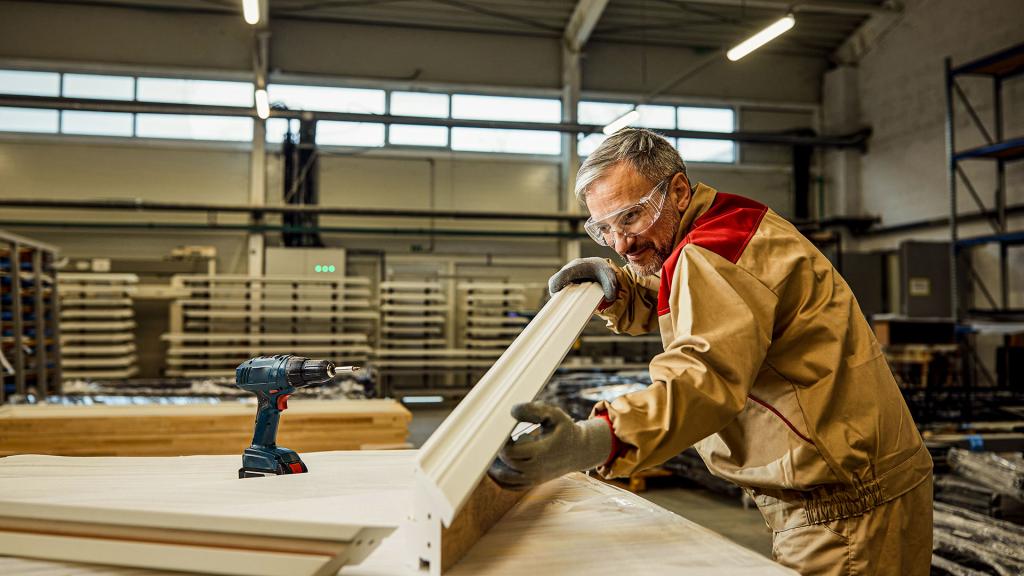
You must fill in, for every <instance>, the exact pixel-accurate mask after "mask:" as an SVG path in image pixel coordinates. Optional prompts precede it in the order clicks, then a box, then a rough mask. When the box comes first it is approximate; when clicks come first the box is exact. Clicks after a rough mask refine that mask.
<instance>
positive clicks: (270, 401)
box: [235, 354, 359, 478]
mask: <svg viewBox="0 0 1024 576" xmlns="http://www.w3.org/2000/svg"><path fill="white" fill-rule="evenodd" d="M358 370H359V368H356V367H354V366H345V367H342V368H336V367H335V366H334V363H333V362H331V361H329V360H310V359H309V358H303V357H301V356H292V355H290V354H278V355H275V356H258V357H256V358H252V359H250V360H246V361H245V362H243V363H242V364H241V365H240V366H239V367H238V369H236V370H235V385H236V386H238V387H239V388H241V389H242V390H245V391H247V392H252V393H253V394H255V395H256V399H257V403H258V408H257V410H256V430H255V432H254V433H253V436H252V445H251V446H249V447H248V448H246V449H245V452H243V453H242V467H241V468H239V470H238V477H239V478H255V477H258V476H276V475H279V474H301V473H303V472H308V471H309V469H308V468H306V465H305V463H303V462H302V459H301V458H299V455H298V454H297V453H296V452H295V451H294V450H289V449H288V448H284V447H281V446H278V445H277V425H278V423H279V422H280V420H281V412H284V411H285V410H287V409H288V398H289V397H291V395H292V394H293V393H294V392H295V391H296V390H297V389H299V388H304V387H306V386H311V385H313V384H323V383H325V382H331V381H333V380H334V377H335V376H336V375H337V374H339V373H341V372H356V371H358Z"/></svg>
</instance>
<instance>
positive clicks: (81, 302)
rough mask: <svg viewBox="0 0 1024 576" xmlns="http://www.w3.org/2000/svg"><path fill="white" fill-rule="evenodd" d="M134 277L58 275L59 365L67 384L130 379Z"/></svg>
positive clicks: (135, 365) (133, 371)
mask: <svg viewBox="0 0 1024 576" xmlns="http://www.w3.org/2000/svg"><path fill="white" fill-rule="evenodd" d="M138 283H139V277H138V276H136V275H135V274H107V273H88V272H86V273H71V272H65V273H61V275H60V278H59V281H58V283H57V291H58V292H59V293H60V305H61V310H60V322H61V349H62V356H61V366H62V367H63V374H64V378H65V379H78V378H87V379H96V378H100V379H104V378H117V379H121V378H130V377H132V376H134V375H135V374H136V372H138V357H137V356H136V354H135V311H134V309H133V308H132V296H133V295H134V294H135V291H136V290H137V286H138Z"/></svg>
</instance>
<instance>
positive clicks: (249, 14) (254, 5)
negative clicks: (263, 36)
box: [242, 0, 260, 26]
mask: <svg viewBox="0 0 1024 576" xmlns="http://www.w3.org/2000/svg"><path fill="white" fill-rule="evenodd" d="M242 16H243V17H244V18H245V21H246V23H247V24H252V25H254V26H255V25H256V24H258V23H259V21H260V0H242Z"/></svg>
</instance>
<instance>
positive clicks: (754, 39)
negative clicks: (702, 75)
mask: <svg viewBox="0 0 1024 576" xmlns="http://www.w3.org/2000/svg"><path fill="white" fill-rule="evenodd" d="M794 24H796V19H795V18H793V15H792V14H786V15H785V16H784V17H783V18H782V19H780V20H778V21H776V22H774V23H773V24H771V25H770V26H768V27H767V28H765V29H764V30H761V31H760V32H758V33H757V34H754V35H753V36H751V37H750V38H748V39H746V40H744V41H743V42H740V43H739V44H738V45H737V46H736V47H735V48H733V49H732V50H729V51H728V52H726V54H725V56H726V57H727V58H728V59H729V60H732V61H733V62H735V61H736V60H739V59H740V58H743V57H744V56H746V55H747V54H750V53H751V52H753V51H754V50H757V49H758V48H760V47H761V46H764V45H765V44H767V43H769V42H771V41H772V40H774V39H776V38H778V37H779V36H781V35H782V33H783V32H785V31H786V30H789V29H790V28H792V27H793V25H794Z"/></svg>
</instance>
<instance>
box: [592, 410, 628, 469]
mask: <svg viewBox="0 0 1024 576" xmlns="http://www.w3.org/2000/svg"><path fill="white" fill-rule="evenodd" d="M594 418H601V419H602V420H604V421H605V422H607V423H608V431H609V432H610V433H611V435H612V449H611V452H610V453H609V454H608V459H607V460H605V461H604V464H601V466H608V465H609V464H611V463H612V462H614V461H615V459H616V458H618V457H619V453H621V452H622V440H619V437H618V436H616V435H615V427H614V426H612V419H611V417H609V416H608V413H607V412H598V413H597V414H594Z"/></svg>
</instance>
